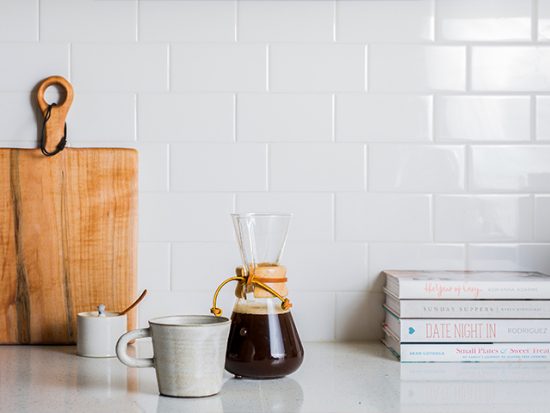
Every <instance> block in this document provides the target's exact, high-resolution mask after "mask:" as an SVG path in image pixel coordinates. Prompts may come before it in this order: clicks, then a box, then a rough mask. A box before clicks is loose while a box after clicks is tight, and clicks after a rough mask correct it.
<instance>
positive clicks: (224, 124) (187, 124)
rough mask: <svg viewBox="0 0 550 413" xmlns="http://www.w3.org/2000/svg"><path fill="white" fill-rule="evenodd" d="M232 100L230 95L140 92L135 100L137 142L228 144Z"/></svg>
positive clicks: (231, 127) (232, 115) (231, 138)
mask: <svg viewBox="0 0 550 413" xmlns="http://www.w3.org/2000/svg"><path fill="white" fill-rule="evenodd" d="M233 119H234V99H233V95H232V94H229V93H223V94H218V93H208V94H189V93H187V94H172V93H171V94H167V93H143V94H140V95H139V97H138V125H139V131H138V132H139V139H140V140H147V141H149V140H157V141H201V142H204V141H212V142H231V141H233V139H234V136H233V135H234V132H233V131H234V120H233Z"/></svg>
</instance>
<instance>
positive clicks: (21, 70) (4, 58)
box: [0, 43, 69, 96]
mask: <svg viewBox="0 0 550 413" xmlns="http://www.w3.org/2000/svg"><path fill="white" fill-rule="evenodd" d="M0 56H1V58H0V73H1V74H2V76H1V77H0V90H2V92H27V94H28V96H30V95H31V91H32V90H33V88H35V87H36V86H37V85H38V83H39V82H40V81H41V80H42V79H45V78H46V77H48V76H51V75H52V74H56V75H60V76H65V77H68V74H69V45H67V44H61V43H56V44H48V43H42V44H39V43H0ZM33 96H34V95H33Z"/></svg>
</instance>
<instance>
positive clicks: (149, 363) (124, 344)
mask: <svg viewBox="0 0 550 413" xmlns="http://www.w3.org/2000/svg"><path fill="white" fill-rule="evenodd" d="M145 337H151V330H150V329H149V328H139V329H137V330H132V331H128V332H127V333H125V334H123V335H122V336H121V337H120V338H119V339H118V342H117V343H116V356H117V357H118V359H119V360H120V361H121V362H122V363H123V364H126V365H127V366H128V367H154V362H153V359H152V358H144V359H140V358H136V357H132V356H129V355H128V352H127V349H128V342H129V341H132V340H136V339H138V338H145Z"/></svg>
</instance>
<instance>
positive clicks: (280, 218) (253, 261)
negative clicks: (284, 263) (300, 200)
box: [231, 213, 292, 272]
mask: <svg viewBox="0 0 550 413" xmlns="http://www.w3.org/2000/svg"><path fill="white" fill-rule="evenodd" d="M231 217H232V218H233V225H234V226H235V234H236V236H237V242H238V243H239V248H240V250H241V256H242V259H243V264H244V269H245V271H246V272H248V271H249V269H250V268H256V266H258V265H259V264H271V265H278V264H279V260H280V259H281V255H282V253H283V249H284V247H285V243H286V238H287V234H288V227H289V224H290V220H291V218H292V214H257V213H247V214H231Z"/></svg>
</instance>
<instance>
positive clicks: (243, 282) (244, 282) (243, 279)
mask: <svg viewBox="0 0 550 413" xmlns="http://www.w3.org/2000/svg"><path fill="white" fill-rule="evenodd" d="M277 267H279V266H277ZM235 273H236V274H237V275H236V276H235V277H229V278H227V279H226V280H224V281H223V282H222V283H221V284H220V285H219V286H218V288H217V289H216V291H215V292H214V298H213V300H212V308H211V309H210V312H211V313H212V314H214V315H215V316H216V317H219V316H221V315H222V309H221V308H219V307H217V305H216V302H217V299H218V294H219V293H220V291H221V289H222V288H223V287H224V286H225V285H226V284H227V283H229V282H231V281H238V282H239V284H240V286H241V288H246V289H248V287H250V286H252V285H254V286H257V287H260V288H261V289H263V290H265V291H267V292H268V293H270V294H272V295H273V296H274V297H277V298H278V299H279V300H281V308H282V309H283V310H285V311H286V310H288V309H290V308H291V307H292V303H291V302H290V300H289V299H288V298H286V297H284V296H283V295H281V294H279V293H278V292H277V291H275V289H273V288H271V287H270V286H268V285H266V284H265V283H275V282H277V283H286V282H287V278H286V276H285V277H281V278H271V277H259V276H257V275H256V271H255V268H254V267H253V266H250V268H249V270H248V275H246V276H245V275H243V274H244V268H243V267H237V268H236V269H235Z"/></svg>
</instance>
